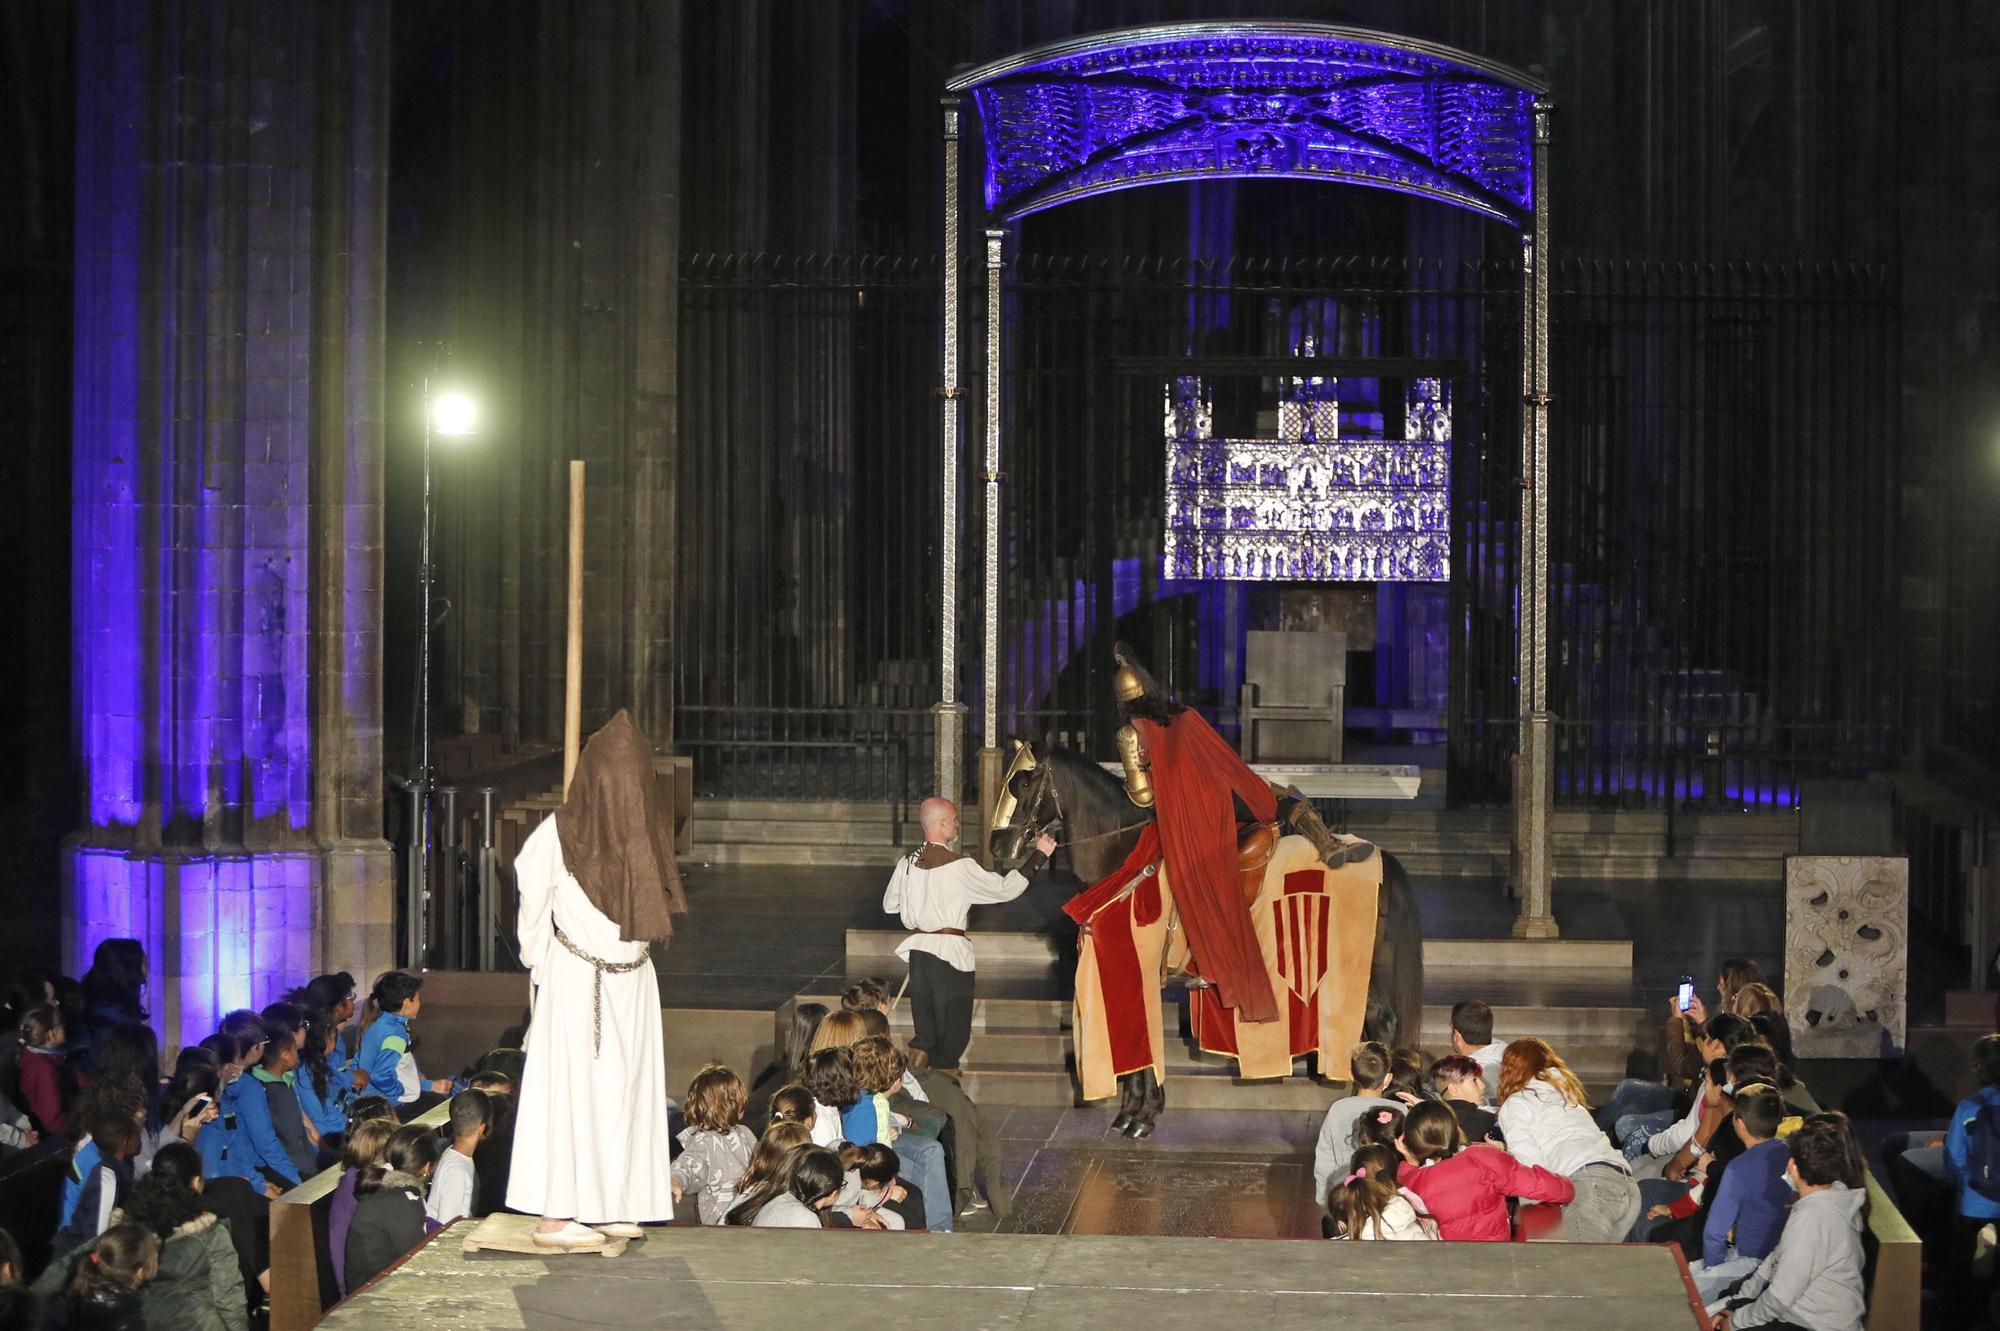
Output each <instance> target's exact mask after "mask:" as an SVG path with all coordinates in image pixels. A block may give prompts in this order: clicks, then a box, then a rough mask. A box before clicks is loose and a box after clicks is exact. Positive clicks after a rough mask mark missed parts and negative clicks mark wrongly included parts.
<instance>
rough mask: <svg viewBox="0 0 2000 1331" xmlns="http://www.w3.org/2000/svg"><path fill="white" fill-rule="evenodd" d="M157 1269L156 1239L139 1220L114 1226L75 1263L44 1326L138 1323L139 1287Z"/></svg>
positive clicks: (142, 1318) (78, 1330)
mask: <svg viewBox="0 0 2000 1331" xmlns="http://www.w3.org/2000/svg"><path fill="white" fill-rule="evenodd" d="M159 1270H160V1240H159V1238H158V1237H157V1236H156V1235H154V1234H153V1233H152V1232H151V1231H150V1230H147V1229H142V1228H141V1227H140V1226H138V1225H113V1226H112V1227H111V1228H110V1229H107V1230H105V1231H104V1234H103V1236H102V1237H100V1238H98V1239H97V1240H96V1242H95V1244H94V1245H93V1246H92V1247H91V1249H90V1260H88V1261H84V1262H78V1263H77V1264H76V1274H75V1275H74V1276H73V1277H72V1278H71V1279H70V1283H69V1288H68V1289H66V1290H64V1291H63V1296H62V1299H61V1301H60V1304H59V1306H58V1307H57V1308H52V1309H50V1314H51V1316H50V1317H49V1320H48V1323H47V1324H48V1325H49V1326H63V1327H70V1328H74V1329H75V1331H83V1328H93V1327H106V1328H119V1329H120V1331H122V1329H123V1328H127V1327H143V1326H145V1325H146V1315H145V1306H144V1304H143V1303H142V1301H141V1299H140V1297H139V1291H140V1288H141V1287H142V1286H144V1285H145V1283H146V1282H147V1281H149V1280H151V1279H152V1278H153V1277H154V1276H156V1275H158V1274H159Z"/></svg>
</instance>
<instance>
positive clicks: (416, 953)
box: [408, 375, 436, 966]
mask: <svg viewBox="0 0 2000 1331" xmlns="http://www.w3.org/2000/svg"><path fill="white" fill-rule="evenodd" d="M423 398H424V401H423V409H424V505H423V524H424V526H423V531H422V533H421V534H420V535H419V537H418V541H417V545H418V549H417V581H418V584H419V591H418V596H417V706H416V713H417V780H416V786H415V796H416V801H417V802H416V806H415V809H414V813H415V815H416V817H415V821H414V823H413V825H412V828H411V830H412V832H413V833H414V835H415V836H416V840H417V853H416V858H415V863H416V874H415V884H414V886H415V896H414V904H415V907H416V909H415V911H414V912H413V915H412V918H411V921H410V956H409V961H408V964H409V965H411V966H422V965H423V964H424V947H425V945H426V942H427V939H428V933H427V928H426V926H427V924H428V921H427V920H426V918H425V917H426V915H427V913H428V912H429V910H430V903H431V800H430V791H431V604H432V601H433V599H434V594H435V588H436V582H435V578H436V573H435V570H433V569H432V567H431V380H430V376H429V375H425V376H424V387H423Z"/></svg>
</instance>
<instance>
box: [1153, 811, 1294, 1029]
mask: <svg viewBox="0 0 2000 1331" xmlns="http://www.w3.org/2000/svg"><path fill="white" fill-rule="evenodd" d="M1277 853H1278V825H1277V824H1276V823H1251V824H1249V825H1248V826H1247V827H1245V828H1243V829H1242V830H1240V831H1239V832H1238V833H1237V838H1236V883H1237V886H1238V887H1239V888H1240V889H1241V890H1242V893H1243V904H1244V905H1245V906H1248V905H1250V904H1251V903H1252V902H1254V901H1256V900H1257V894H1258V893H1259V892H1262V891H1263V890H1264V870H1265V869H1267V868H1269V867H1270V864H1271V857H1272V856H1273V855H1276V854H1277ZM1162 983H1165V984H1180V985H1185V986H1186V987H1187V988H1189V989H1212V988H1214V987H1215V982H1214V981H1212V980H1207V979H1204V978H1202V976H1201V974H1200V973H1199V972H1198V971H1196V970H1195V968H1194V965H1193V960H1192V958H1190V960H1189V966H1188V969H1187V970H1186V971H1185V972H1184V973H1180V974H1174V975H1169V976H1167V977H1166V979H1165V980H1164V981H1162Z"/></svg>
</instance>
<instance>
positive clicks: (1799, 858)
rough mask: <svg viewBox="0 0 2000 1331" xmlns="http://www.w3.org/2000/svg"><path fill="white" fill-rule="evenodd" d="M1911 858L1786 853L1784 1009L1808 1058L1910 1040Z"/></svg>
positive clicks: (1899, 1047) (1876, 1050) (1886, 1049)
mask: <svg viewBox="0 0 2000 1331" xmlns="http://www.w3.org/2000/svg"><path fill="white" fill-rule="evenodd" d="M1909 900H1910V862H1909V861H1908V860H1907V859H1904V858H1903V857H1901V856H1894V855H1792V856H1789V857H1787V858H1786V860H1785V1011H1786V1013H1787V1015H1788V1017H1789V1019H1790V1021H1791V1026H1792V1043H1793V1045H1794V1047H1795V1049H1796V1051H1797V1053H1798V1056H1799V1057H1800V1058H1879V1057H1882V1056H1883V1055H1885V1054H1900V1053H1901V1052H1902V1051H1903V1048H1904V1044H1905V1024H1906V1021H1907V1016H1908V1013H1907V1008H1906V1003H1905V1000H1906V995H1907V988H1908V978H1909V947H1908V929H1909V923H1908V922H1909Z"/></svg>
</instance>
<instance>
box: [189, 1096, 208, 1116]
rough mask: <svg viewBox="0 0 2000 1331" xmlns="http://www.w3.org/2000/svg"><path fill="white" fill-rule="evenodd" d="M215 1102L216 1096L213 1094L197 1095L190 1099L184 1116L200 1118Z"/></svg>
mask: <svg viewBox="0 0 2000 1331" xmlns="http://www.w3.org/2000/svg"><path fill="white" fill-rule="evenodd" d="M214 1103H215V1098H214V1097H213V1096H208V1095H197V1096H196V1097H194V1099H192V1100H190V1101H188V1103H187V1109H186V1110H185V1111H184V1116H185V1117H187V1118H200V1117H201V1116H202V1114H203V1113H205V1112H206V1111H207V1109H208V1107H209V1106H210V1105H212V1104H214Z"/></svg>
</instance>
